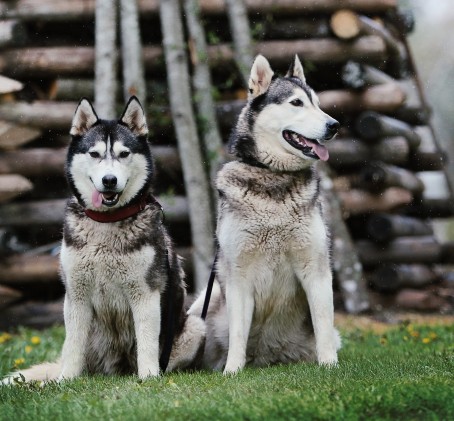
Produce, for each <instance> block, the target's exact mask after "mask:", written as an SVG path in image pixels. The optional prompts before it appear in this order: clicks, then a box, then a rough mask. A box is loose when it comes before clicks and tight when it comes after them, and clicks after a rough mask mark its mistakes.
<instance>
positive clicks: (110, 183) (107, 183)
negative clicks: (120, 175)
mask: <svg viewBox="0 0 454 421" xmlns="http://www.w3.org/2000/svg"><path fill="white" fill-rule="evenodd" d="M102 184H104V187H107V188H113V187H115V186H116V185H117V177H115V176H114V175H112V174H107V175H105V176H104V177H103V178H102Z"/></svg>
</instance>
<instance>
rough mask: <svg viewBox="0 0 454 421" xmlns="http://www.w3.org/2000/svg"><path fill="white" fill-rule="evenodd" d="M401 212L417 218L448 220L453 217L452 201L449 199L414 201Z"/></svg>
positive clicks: (453, 206) (453, 202)
mask: <svg viewBox="0 0 454 421" xmlns="http://www.w3.org/2000/svg"><path fill="white" fill-rule="evenodd" d="M403 211H404V212H405V213H406V214H407V215H412V216H416V217H418V218H449V217H451V216H454V201H453V200H452V198H451V197H449V198H445V199H430V198H428V199H426V198H424V197H422V198H417V199H415V200H414V201H413V202H412V203H411V204H410V205H408V206H406V207H405V208H404V209H403Z"/></svg>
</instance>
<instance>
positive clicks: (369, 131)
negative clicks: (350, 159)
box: [355, 111, 421, 150]
mask: <svg viewBox="0 0 454 421" xmlns="http://www.w3.org/2000/svg"><path fill="white" fill-rule="evenodd" d="M355 129H356V131H357V132H358V134H359V135H360V136H361V137H362V138H363V139H365V140H371V141H373V140H376V139H378V138H382V137H386V136H403V137H405V138H406V139H407V141H408V144H409V146H410V148H411V149H413V150H416V149H417V148H418V146H419V145H420V143H421V137H420V136H419V135H418V133H417V132H416V131H415V130H414V129H413V127H411V126H410V125H409V124H407V123H404V122H403V121H400V120H397V119H395V118H392V117H387V116H384V115H380V114H378V113H376V112H373V111H365V112H363V113H361V115H360V116H359V117H358V118H357V120H356V123H355Z"/></svg>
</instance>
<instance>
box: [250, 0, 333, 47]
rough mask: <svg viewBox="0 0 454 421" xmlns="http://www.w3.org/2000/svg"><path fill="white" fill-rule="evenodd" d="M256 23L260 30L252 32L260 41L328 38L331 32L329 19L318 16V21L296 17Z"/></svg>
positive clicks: (264, 20)
mask: <svg viewBox="0 0 454 421" xmlns="http://www.w3.org/2000/svg"><path fill="white" fill-rule="evenodd" d="M295 4H296V3H295ZM254 20H255V19H254ZM255 22H256V25H258V28H257V29H256V30H254V29H253V30H252V32H253V33H254V32H255V35H256V36H258V37H259V39H301V38H326V37H329V36H330V31H331V29H330V27H329V24H328V19H327V18H326V17H323V16H318V17H317V19H316V20H315V19H312V18H305V17H298V16H294V17H293V18H283V19H279V20H272V21H270V20H268V19H266V18H265V19H263V20H262V21H259V22H257V21H255Z"/></svg>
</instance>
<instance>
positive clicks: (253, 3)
mask: <svg viewBox="0 0 454 421" xmlns="http://www.w3.org/2000/svg"><path fill="white" fill-rule="evenodd" d="M245 4H246V7H247V10H248V12H249V13H251V14H253V13H260V14H262V13H263V14H266V13H273V15H280V14H282V15H288V14H291V15H296V14H300V13H307V11H308V10H310V11H311V12H312V13H330V12H333V11H335V10H337V9H339V2H338V1H336V0H299V1H298V2H295V1H294V0H279V1H276V0H266V1H264V0H245ZM138 6H139V12H140V15H141V16H150V15H157V14H158V9H159V1H158V0H139V2H138ZM342 6H343V7H348V8H349V9H351V10H356V11H359V12H363V13H382V12H385V11H388V10H390V9H391V10H394V9H395V8H396V6H397V0H348V1H347V2H343V4H342ZM200 7H201V10H202V14H205V15H213V14H214V15H219V14H222V13H225V3H224V1H222V0H200ZM94 10H95V0H84V1H83V2H81V1H80V0H66V1H64V2H62V1H60V0H39V1H35V0H16V1H14V2H5V3H0V18H2V19H5V18H18V19H20V20H23V21H33V22H40V21H45V22H48V21H71V20H86V19H90V18H91V19H92V18H93V16H94Z"/></svg>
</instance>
